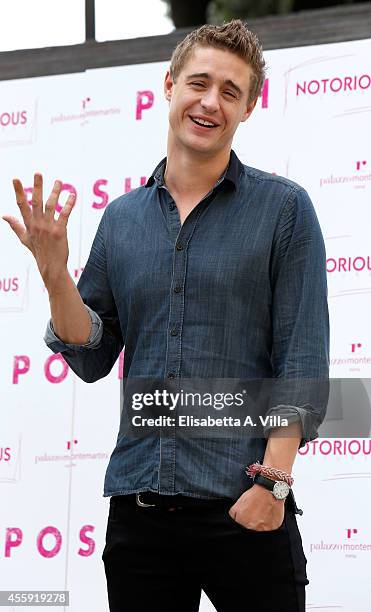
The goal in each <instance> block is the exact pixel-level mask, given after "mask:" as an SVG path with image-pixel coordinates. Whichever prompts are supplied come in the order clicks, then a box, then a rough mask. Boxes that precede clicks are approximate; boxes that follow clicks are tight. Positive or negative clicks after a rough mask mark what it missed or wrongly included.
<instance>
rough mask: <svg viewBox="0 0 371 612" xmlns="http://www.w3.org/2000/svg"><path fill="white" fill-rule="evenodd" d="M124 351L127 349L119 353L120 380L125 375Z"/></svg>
mask: <svg viewBox="0 0 371 612" xmlns="http://www.w3.org/2000/svg"><path fill="white" fill-rule="evenodd" d="M124 352H125V350H123V351H121V353H120V354H119V376H118V377H119V379H120V380H121V379H122V377H123V376H124Z"/></svg>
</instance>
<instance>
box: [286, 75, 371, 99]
mask: <svg viewBox="0 0 371 612" xmlns="http://www.w3.org/2000/svg"><path fill="white" fill-rule="evenodd" d="M327 85H328V86H327ZM370 86H371V76H370V75H369V74H362V75H361V76H360V77H358V76H357V75H355V76H345V77H334V78H327V79H319V80H316V79H312V80H311V81H302V82H301V83H296V95H297V96H298V95H299V94H307V93H309V94H311V95H316V94H318V93H319V94H326V93H331V92H333V93H337V92H339V91H356V90H358V89H368V88H369V87H370Z"/></svg>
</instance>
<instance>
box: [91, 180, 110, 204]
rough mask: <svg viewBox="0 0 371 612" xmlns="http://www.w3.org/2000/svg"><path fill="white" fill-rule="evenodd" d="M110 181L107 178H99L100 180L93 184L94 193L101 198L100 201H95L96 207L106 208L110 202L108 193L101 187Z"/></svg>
mask: <svg viewBox="0 0 371 612" xmlns="http://www.w3.org/2000/svg"><path fill="white" fill-rule="evenodd" d="M107 183H108V181H106V180H105V179H99V180H98V181H95V183H94V186H93V192H94V195H96V196H98V198H101V201H100V202H93V204H92V207H93V208H96V209H101V208H105V207H106V206H107V204H108V193H107V192H106V191H103V190H102V189H101V186H102V185H104V186H106V185H107Z"/></svg>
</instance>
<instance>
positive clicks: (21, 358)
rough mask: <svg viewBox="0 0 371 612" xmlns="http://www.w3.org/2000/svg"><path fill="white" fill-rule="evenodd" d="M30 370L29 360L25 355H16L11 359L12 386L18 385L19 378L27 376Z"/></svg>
mask: <svg viewBox="0 0 371 612" xmlns="http://www.w3.org/2000/svg"><path fill="white" fill-rule="evenodd" d="M29 369H30V358H29V357H27V355H16V356H15V357H14V359H13V385H18V382H19V376H20V375H23V374H27V372H28V371H29Z"/></svg>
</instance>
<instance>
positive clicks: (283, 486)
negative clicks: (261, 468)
mask: <svg viewBox="0 0 371 612" xmlns="http://www.w3.org/2000/svg"><path fill="white" fill-rule="evenodd" d="M255 483H256V484H259V485H261V486H262V487H265V488H266V489H268V491H271V492H272V494H273V495H274V497H275V498H276V499H286V497H287V496H288V494H289V493H290V487H289V485H288V484H287V482H285V481H284V480H272V479H271V478H266V477H265V476H262V475H261V474H259V473H258V474H255V476H254V484H255Z"/></svg>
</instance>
